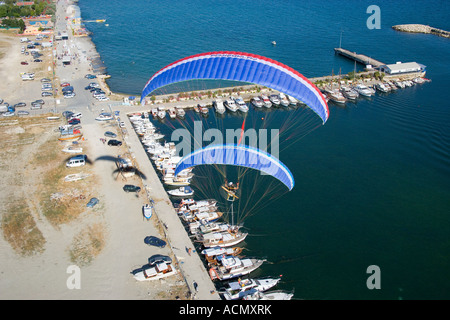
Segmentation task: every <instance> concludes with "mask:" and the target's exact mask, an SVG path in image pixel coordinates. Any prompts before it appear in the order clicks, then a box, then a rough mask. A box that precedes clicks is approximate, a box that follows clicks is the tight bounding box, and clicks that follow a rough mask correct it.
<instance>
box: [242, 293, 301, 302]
mask: <svg viewBox="0 0 450 320" xmlns="http://www.w3.org/2000/svg"><path fill="white" fill-rule="evenodd" d="M293 296H294V294H293V293H291V292H284V291H271V292H255V293H252V294H249V295H246V296H245V297H244V298H243V300H291V299H292V297H293Z"/></svg>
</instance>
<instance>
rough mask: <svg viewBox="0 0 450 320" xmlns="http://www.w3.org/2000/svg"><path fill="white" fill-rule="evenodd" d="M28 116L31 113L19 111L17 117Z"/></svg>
mask: <svg viewBox="0 0 450 320" xmlns="http://www.w3.org/2000/svg"><path fill="white" fill-rule="evenodd" d="M28 114H30V113H29V112H28V111H25V110H20V111H17V115H19V116H26V115H28Z"/></svg>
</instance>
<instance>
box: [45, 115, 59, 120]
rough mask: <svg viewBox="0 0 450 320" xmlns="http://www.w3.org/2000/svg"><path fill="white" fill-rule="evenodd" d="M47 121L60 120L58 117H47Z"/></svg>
mask: <svg viewBox="0 0 450 320" xmlns="http://www.w3.org/2000/svg"><path fill="white" fill-rule="evenodd" d="M47 120H59V117H58V116H53V117H47Z"/></svg>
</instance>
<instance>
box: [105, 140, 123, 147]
mask: <svg viewBox="0 0 450 320" xmlns="http://www.w3.org/2000/svg"><path fill="white" fill-rule="evenodd" d="M121 145H122V141H119V140H115V139H111V140H109V141H108V146H121Z"/></svg>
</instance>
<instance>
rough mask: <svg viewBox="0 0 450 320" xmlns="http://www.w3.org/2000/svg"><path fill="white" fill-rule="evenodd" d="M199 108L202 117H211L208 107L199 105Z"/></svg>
mask: <svg viewBox="0 0 450 320" xmlns="http://www.w3.org/2000/svg"><path fill="white" fill-rule="evenodd" d="M198 107H199V109H200V113H201V114H202V115H204V116H206V115H209V109H208V107H206V105H204V104H201V105H199V106H198Z"/></svg>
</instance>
